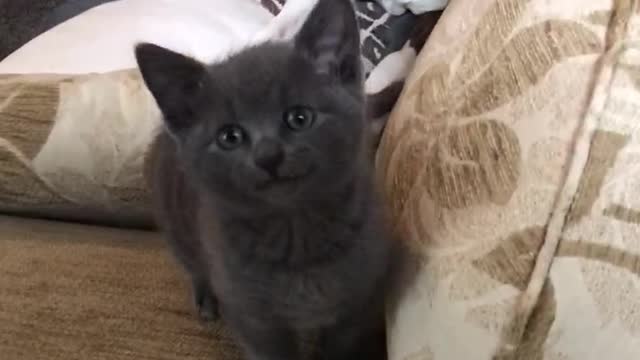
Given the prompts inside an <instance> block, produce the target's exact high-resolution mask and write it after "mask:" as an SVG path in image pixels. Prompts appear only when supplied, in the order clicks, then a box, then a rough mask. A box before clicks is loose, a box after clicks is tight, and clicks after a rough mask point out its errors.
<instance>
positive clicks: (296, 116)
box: [284, 106, 316, 131]
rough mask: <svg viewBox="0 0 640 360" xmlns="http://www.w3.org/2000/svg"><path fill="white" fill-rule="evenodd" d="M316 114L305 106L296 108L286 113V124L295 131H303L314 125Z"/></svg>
mask: <svg viewBox="0 0 640 360" xmlns="http://www.w3.org/2000/svg"><path fill="white" fill-rule="evenodd" d="M315 119H316V113H315V112H314V111H313V110H312V109H310V108H308V107H304V106H295V107H292V108H291V109H289V110H287V111H286V112H285V113H284V122H285V123H286V124H287V126H288V127H289V129H291V130H293V131H302V130H305V129H308V128H310V127H311V125H313V122H314V121H315Z"/></svg>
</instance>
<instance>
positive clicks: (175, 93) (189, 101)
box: [135, 43, 207, 135]
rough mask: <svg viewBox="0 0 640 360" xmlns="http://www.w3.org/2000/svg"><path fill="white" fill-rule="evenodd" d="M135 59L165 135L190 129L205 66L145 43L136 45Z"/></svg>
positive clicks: (203, 79) (205, 72)
mask: <svg viewBox="0 0 640 360" xmlns="http://www.w3.org/2000/svg"><path fill="white" fill-rule="evenodd" d="M135 56H136V60H137V62H138V67H139V68H140V72H141V73H142V78H143V79H144V82H145V84H146V85H147V88H148V89H149V91H150V92H151V94H152V95H153V97H154V98H155V100H156V103H157V104H158V107H159V108H160V110H161V111H162V114H163V117H164V121H165V124H166V125H167V128H168V129H169V131H170V132H171V133H173V134H174V135H175V134H176V133H179V132H180V131H182V130H185V129H187V128H189V127H191V126H192V125H194V121H195V116H194V109H195V102H196V101H197V100H198V98H199V96H200V94H201V93H202V90H203V87H204V82H205V80H206V75H207V70H206V67H205V65H204V64H202V63H201V62H199V61H197V60H195V59H193V58H190V57H188V56H185V55H182V54H179V53H176V52H174V51H171V50H169V49H165V48H163V47H160V46H158V45H154V44H149V43H142V44H138V45H136V47H135Z"/></svg>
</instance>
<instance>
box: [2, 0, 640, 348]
mask: <svg viewBox="0 0 640 360" xmlns="http://www.w3.org/2000/svg"><path fill="white" fill-rule="evenodd" d="M363 6H368V5H366V3H365V4H364V5H363ZM273 8H274V9H277V8H278V6H275V7H273ZM429 19H430V18H424V17H423V18H421V19H420V20H419V22H420V23H426V22H427V21H432V20H433V18H431V20H429ZM423 30H424V29H423ZM429 30H430V29H429ZM409 33H411V34H412V35H411V36H410V38H409V40H407V41H406V42H402V43H401V44H400V46H399V47H398V48H397V49H396V51H394V52H393V54H394V56H391V55H389V56H386V57H385V59H379V61H374V62H372V63H371V68H370V69H371V72H370V74H369V79H373V80H368V89H369V95H370V100H371V102H372V103H375V101H376V99H378V98H376V95H380V94H387V95H388V94H389V93H390V91H389V89H393V88H397V87H400V89H401V93H400V94H399V97H398V94H397V93H395V94H392V96H393V98H392V99H393V101H389V100H388V99H386V102H391V104H392V105H393V110H392V111H391V113H390V114H387V111H386V110H385V108H384V107H383V108H382V110H380V111H379V112H378V113H377V116H381V117H388V122H387V125H386V128H385V130H384V134H383V136H382V140H381V143H380V147H379V149H378V152H377V158H376V165H377V176H378V180H379V184H380V186H381V187H382V189H383V191H384V193H385V195H386V199H387V202H388V205H389V206H388V208H389V211H390V214H391V218H392V221H393V228H394V231H395V234H396V235H397V236H398V239H400V240H401V241H404V243H405V245H406V246H407V248H408V249H409V250H410V252H411V257H410V258H409V259H408V261H407V263H406V264H404V265H405V266H404V271H403V273H402V274H401V276H400V277H399V278H398V279H397V280H396V284H395V285H396V286H395V287H394V290H393V291H392V292H390V293H389V294H386V296H387V304H388V312H387V314H388V316H387V324H388V328H387V330H388V348H389V358H390V359H391V360H468V359H469V360H476V359H478V360H489V359H491V360H592V359H593V360H599V359H601V358H606V357H612V358H615V359H619V360H626V359H629V360H635V359H638V358H640V215H639V214H640V210H639V209H640V177H639V174H640V172H638V164H639V161H640V158H639V153H638V148H640V146H639V144H640V143H639V141H640V140H639V139H640V136H639V133H638V126H637V123H638V121H639V120H640V45H639V44H640V1H639V0H616V1H613V0H581V1H579V2H578V1H564V2H550V1H547V0H452V1H450V2H449V6H448V7H447V9H446V10H445V12H444V13H443V14H442V16H441V18H440V20H439V21H438V23H437V25H436V26H435V29H434V30H433V32H430V31H426V33H427V34H428V33H430V35H429V37H428V40H427V41H426V42H425V39H426V38H427V36H425V31H420V30H415V31H410V32H409ZM373 41H374V42H375V40H373ZM34 49H36V47H35V45H33V46H31V50H29V49H27V50H25V53H29V52H30V51H32V52H33V53H35V52H36V51H35V50H34ZM96 51H97V52H99V51H100V49H96ZM375 52H376V51H373V53H375ZM416 53H417V58H416V57H415V56H414V57H411V54H416ZM407 54H408V56H406V55H407ZM18 55H19V54H18ZM204 55H206V54H204ZM403 56H404V57H403ZM53 58H54V59H53V60H56V59H60V56H54V57H53ZM398 59H400V60H398ZM12 61H13V65H12V66H14V68H18V67H20V66H23V68H26V67H29V66H36V65H33V63H32V64H27V63H26V62H20V58H18V57H17V56H15V57H14V58H13V60H12ZM53 63H55V61H53V62H52V64H53ZM398 63H401V64H403V65H402V66H399V67H398V66H396V67H393V66H391V65H392V64H398ZM102 64H103V65H104V66H108V65H109V64H107V62H103V63H102ZM390 64H391V65H390ZM407 64H410V65H411V66H410V71H409V72H408V73H407V72H404V71H403V70H402V69H404V68H406V67H407ZM54 65H55V64H54ZM2 66H3V63H2V62H0V72H1V71H2V70H1V69H2ZM5 66H6V63H5ZM50 66H53V65H51V64H50ZM387 66H388V67H387ZM376 69H378V70H376ZM380 69H384V71H382V70H380ZM399 69H400V70H399ZM69 70H72V69H69ZM111 70H113V69H111ZM376 71H378V72H376ZM26 72H28V71H24V72H23V73H21V74H16V73H12V74H6V75H0V107H1V108H0V212H2V213H3V214H5V215H2V216H1V217H0V354H1V356H2V359H9V360H14V359H16V360H18V359H236V358H237V356H238V354H237V351H236V348H235V347H234V345H233V344H232V342H231V341H230V339H229V338H228V336H227V334H226V332H225V330H224V328H223V326H222V325H220V324H213V325H212V326H211V327H210V328H205V327H204V326H202V325H201V324H199V323H198V322H197V321H195V320H194V315H193V313H192V309H191V305H190V301H189V299H188V297H187V296H186V294H187V292H186V286H187V285H186V282H185V279H184V278H183V276H182V275H181V273H180V272H179V271H178V270H177V267H176V266H174V264H173V260H172V259H171V257H170V256H169V255H168V254H167V252H166V250H165V248H164V246H163V242H162V240H161V237H160V236H159V235H158V234H157V233H156V232H154V231H153V223H152V221H151V220H150V218H149V216H148V194H147V189H146V188H145V186H144V185H143V184H144V182H143V178H144V159H145V153H146V148H147V145H148V142H149V140H150V139H151V138H152V137H153V134H154V131H156V130H155V129H156V125H155V124H157V121H158V112H157V109H155V106H154V104H153V102H152V101H150V100H149V95H148V93H147V92H146V91H145V89H144V87H143V86H142V85H141V82H140V79H139V74H137V73H136V71H135V70H117V71H110V70H108V71H104V72H101V73H99V74H69V72H64V73H62V74H59V73H58V74H33V73H31V74H25V73H26ZM389 74H393V75H389ZM385 75H386V76H385ZM380 79H382V80H380ZM374 80H375V81H374ZM392 84H393V86H392V87H388V86H387V85H392ZM398 84H400V86H398ZM391 93H393V92H391ZM396 98H397V101H396ZM381 103H385V101H382V102H381ZM140 119H144V120H142V121H141V120H140Z"/></svg>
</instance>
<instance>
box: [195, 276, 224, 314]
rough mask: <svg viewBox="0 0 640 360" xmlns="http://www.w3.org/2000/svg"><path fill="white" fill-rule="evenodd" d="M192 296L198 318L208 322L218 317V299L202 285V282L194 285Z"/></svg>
mask: <svg viewBox="0 0 640 360" xmlns="http://www.w3.org/2000/svg"><path fill="white" fill-rule="evenodd" d="M193 297H194V301H195V307H196V311H197V312H198V317H199V318H200V320H202V321H203V322H206V323H208V322H213V321H216V320H218V319H219V318H220V312H219V310H218V299H216V297H215V295H214V294H213V293H212V292H211V290H209V288H208V286H206V285H204V286H203V285H202V284H198V285H195V287H194V291H193Z"/></svg>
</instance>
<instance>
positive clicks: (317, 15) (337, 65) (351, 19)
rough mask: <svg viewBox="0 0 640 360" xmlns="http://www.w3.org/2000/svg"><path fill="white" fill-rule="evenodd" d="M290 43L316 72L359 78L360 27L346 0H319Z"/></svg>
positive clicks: (352, 79)
mask: <svg viewBox="0 0 640 360" xmlns="http://www.w3.org/2000/svg"><path fill="white" fill-rule="evenodd" d="M294 43H295V46H296V49H298V50H299V51H301V52H302V53H303V54H305V55H306V56H307V57H308V58H309V59H311V60H312V61H313V62H314V65H315V67H316V69H317V70H318V72H320V73H326V74H329V75H331V76H333V77H335V78H337V79H338V80H339V81H341V82H343V83H353V82H359V81H361V77H362V74H361V72H362V69H361V68H362V64H361V60H360V30H359V28H358V21H357V19H356V13H355V10H354V8H353V5H352V4H351V1H350V0H319V1H318V2H317V4H316V6H315V8H314V9H313V10H312V11H311V13H310V14H309V16H308V17H307V19H306V21H305V23H304V25H303V26H302V29H301V30H300V32H299V33H298V34H297V35H296V37H295V39H294Z"/></svg>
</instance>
